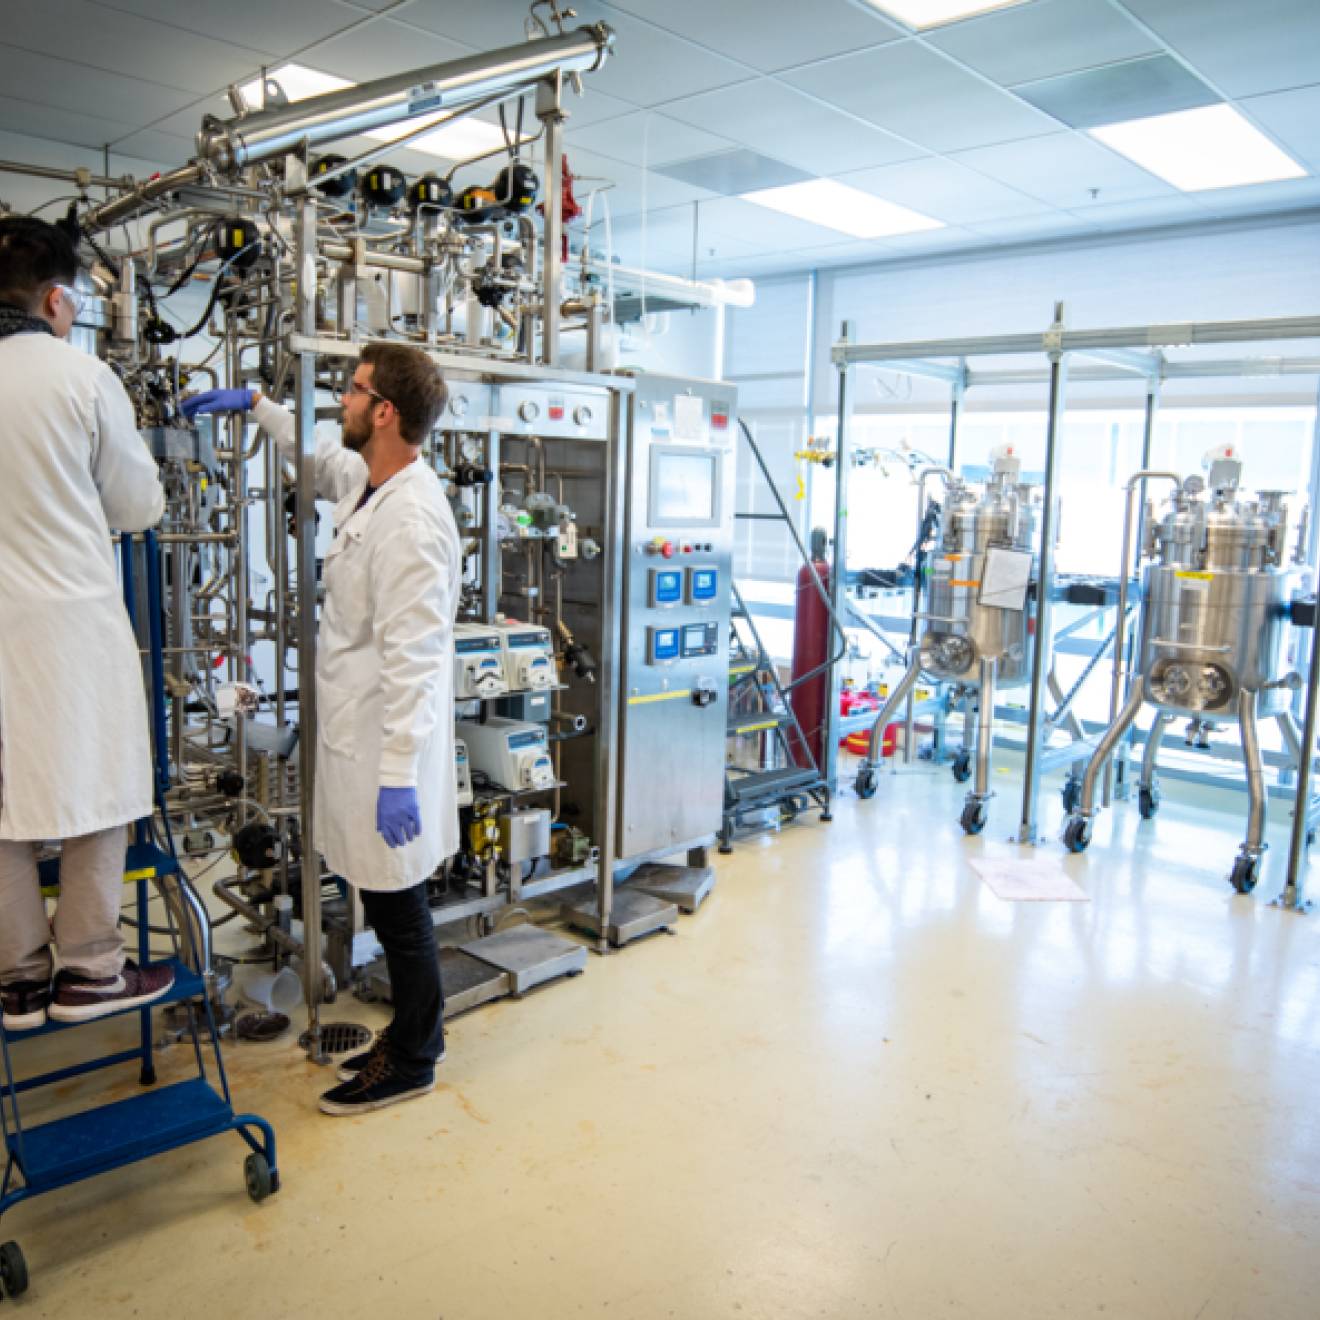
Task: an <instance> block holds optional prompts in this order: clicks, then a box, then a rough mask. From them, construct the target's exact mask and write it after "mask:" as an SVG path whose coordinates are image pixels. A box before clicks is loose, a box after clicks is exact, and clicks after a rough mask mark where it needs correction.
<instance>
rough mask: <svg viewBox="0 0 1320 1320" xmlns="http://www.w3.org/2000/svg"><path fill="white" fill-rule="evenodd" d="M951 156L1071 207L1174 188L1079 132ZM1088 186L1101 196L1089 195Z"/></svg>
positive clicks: (1033, 194)
mask: <svg viewBox="0 0 1320 1320" xmlns="http://www.w3.org/2000/svg"><path fill="white" fill-rule="evenodd" d="M955 159H956V160H958V161H961V162H962V163H963V164H965V165H969V166H971V168H972V169H975V170H979V171H980V172H981V173H982V174H988V175H989V176H990V177H991V178H992V179H998V180H999V181H1000V182H1001V183H1006V184H1007V185H1008V186H1009V187H1010V188H1016V189H1017V190H1018V191H1019V192H1024V193H1026V194H1027V195H1028V196H1030V197H1038V198H1040V200H1041V201H1042V202H1049V203H1050V205H1052V206H1058V207H1061V208H1065V209H1066V208H1070V207H1076V206H1082V205H1084V204H1087V203H1089V202H1091V201H1098V202H1104V203H1109V202H1135V201H1141V200H1142V199H1144V198H1147V197H1167V196H1172V195H1174V194H1175V193H1176V192H1177V189H1175V188H1171V187H1170V186H1169V185H1168V184H1167V183H1164V182H1162V181H1161V180H1159V179H1157V178H1156V177H1155V176H1154V175H1153V174H1147V173H1146V171H1145V170H1143V169H1139V168H1138V167H1137V166H1135V165H1133V164H1131V163H1130V162H1128V161H1126V160H1124V159H1123V158H1122V157H1121V156H1119V155H1117V154H1116V153H1114V152H1112V151H1110V150H1109V149H1108V148H1106V147H1102V146H1101V145H1100V144H1099V143H1098V142H1095V141H1093V140H1092V139H1091V138H1088V137H1084V136H1083V135H1082V134H1080V133H1052V134H1050V135H1049V136H1048V137H1039V138H1031V139H1029V140H1027V141H1025V142H1013V143H1008V144H1005V145H1003V146H996V147H978V148H976V150H974V151H960V152H958V153H957V155H956V156H955ZM1092 189H1098V190H1099V194H1100V195H1099V196H1098V197H1095V198H1093V197H1092V196H1091V191H1092Z"/></svg>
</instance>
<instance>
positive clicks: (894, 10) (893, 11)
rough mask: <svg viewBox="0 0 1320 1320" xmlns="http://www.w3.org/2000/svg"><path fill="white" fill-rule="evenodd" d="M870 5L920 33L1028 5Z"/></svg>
mask: <svg viewBox="0 0 1320 1320" xmlns="http://www.w3.org/2000/svg"><path fill="white" fill-rule="evenodd" d="M866 3H867V4H868V5H870V6H871V8H872V9H878V10H880V12H881V13H882V14H888V15H889V17H890V18H896V19H898V21H899V22H900V23H905V24H906V25H907V26H908V27H910V28H916V29H917V31H918V32H920V31H921V30H922V29H923V28H933V27H942V26H943V25H944V24H945V23H957V22H958V21H959V20H960V19H963V18H971V17H972V16H973V15H975V14H988V13H990V11H991V10H993V9H1011V8H1013V6H1014V5H1021V4H1026V0H866Z"/></svg>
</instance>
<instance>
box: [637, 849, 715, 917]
mask: <svg viewBox="0 0 1320 1320" xmlns="http://www.w3.org/2000/svg"><path fill="white" fill-rule="evenodd" d="M627 883H628V888H629V889H632V890H636V891H638V892H639V893H643V894H650V895H651V897H652V898H660V899H663V900H664V901H665V902H666V903H673V904H675V905H676V906H677V908H678V910H679V911H680V912H686V913H687V914H688V915H689V916H691V915H692V913H694V912H695V911H696V910H697V909H698V908H699V907H700V906H701V904H702V902H703V901H704V900H705V898H706V895H707V894H709V893H710V891H711V890H712V889H714V888H715V868H714V867H712V866H676V865H673V864H671V863H668V862H647V863H646V865H645V866H639V867H638V868H637V869H636V870H635V871H634V872H633V873H632V875H630V876H629V877H628V882H627Z"/></svg>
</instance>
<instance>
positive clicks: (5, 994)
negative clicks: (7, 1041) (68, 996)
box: [0, 981, 50, 1031]
mask: <svg viewBox="0 0 1320 1320" xmlns="http://www.w3.org/2000/svg"><path fill="white" fill-rule="evenodd" d="M0 1002H2V1003H3V1004H4V1024H5V1030H6V1031H35V1030H36V1029H37V1028H38V1027H44V1026H45V1025H46V1008H47V1006H48V1005H49V1004H50V982H49V981H11V982H10V983H9V984H8V985H5V986H0Z"/></svg>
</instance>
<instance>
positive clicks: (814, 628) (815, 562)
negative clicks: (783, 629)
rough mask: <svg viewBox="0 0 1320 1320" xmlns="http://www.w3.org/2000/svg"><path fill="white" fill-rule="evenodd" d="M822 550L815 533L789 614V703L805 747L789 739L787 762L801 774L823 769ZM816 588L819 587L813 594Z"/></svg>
mask: <svg viewBox="0 0 1320 1320" xmlns="http://www.w3.org/2000/svg"><path fill="white" fill-rule="evenodd" d="M825 545H826V536H825V532H824V530H823V529H822V528H819V527H818V528H816V530H815V531H813V532H812V534H811V563H810V564H803V565H802V567H801V568H800V569H798V575H797V594H796V600H795V606H796V607H795V609H794V614H793V669H792V679H791V685H792V691H791V692H790V693H789V701H790V702H791V703H792V706H793V714H794V715H795V716H797V722H798V724H799V725H800V726H801V728H802V734H803V737H804V738H805V739H806V743H805V746H804V745H803V744H802V742H801V740H799V739H798V737H797V735H796V733H794V734H793V736H792V739H791V745H792V750H793V759H794V760H795V761H796V762H797V763H798V765H799V766H801V767H803V768H804V769H809V768H810V767H811V766H813V765H814V766H815V767H816V768H817V769H819V768H820V767H821V766H822V765H823V764H824V748H825V708H826V703H827V702H828V701H829V692H830V675H829V670H828V668H827V667H826V662H827V661H828V659H829V651H830V614H829V609H828V607H827V604H826V602H827V601H828V600H829V598H830V565H829V562H828V561H827V560H826V559H825ZM813 577H814V579H815V582H813V580H812V579H813ZM816 583H819V584H820V589H819V590H817V587H816ZM816 671H819V672H816ZM806 675H810V677H808V678H805V681H804V682H802V683H799V682H798V680H799V679H800V678H804V677H805V676H806Z"/></svg>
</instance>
